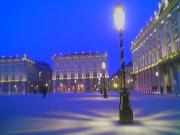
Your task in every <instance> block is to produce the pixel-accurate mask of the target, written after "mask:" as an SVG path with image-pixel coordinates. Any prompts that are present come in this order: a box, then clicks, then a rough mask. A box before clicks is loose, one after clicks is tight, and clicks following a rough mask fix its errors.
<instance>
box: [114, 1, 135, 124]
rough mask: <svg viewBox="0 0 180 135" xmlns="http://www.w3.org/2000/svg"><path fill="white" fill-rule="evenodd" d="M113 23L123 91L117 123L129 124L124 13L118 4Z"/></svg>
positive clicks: (129, 106) (130, 114)
mask: <svg viewBox="0 0 180 135" xmlns="http://www.w3.org/2000/svg"><path fill="white" fill-rule="evenodd" d="M114 21H115V25H116V28H117V30H118V32H119V33H120V50H121V70H122V82H123V86H122V89H123V91H122V92H120V104H119V121H120V122H123V123H129V122H132V121H133V112H132V109H131V104H130V94H129V92H128V91H127V89H126V82H125V80H126V79H125V62H124V46H123V30H124V24H125V12H124V9H123V7H122V6H121V5H120V4H118V5H117V6H116V8H115V11H114Z"/></svg>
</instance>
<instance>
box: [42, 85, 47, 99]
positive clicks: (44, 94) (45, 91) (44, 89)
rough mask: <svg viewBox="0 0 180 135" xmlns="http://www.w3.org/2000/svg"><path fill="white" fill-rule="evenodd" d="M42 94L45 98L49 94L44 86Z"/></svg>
mask: <svg viewBox="0 0 180 135" xmlns="http://www.w3.org/2000/svg"><path fill="white" fill-rule="evenodd" d="M42 94H43V98H45V97H46V94H47V89H46V87H44V86H43V87H42Z"/></svg>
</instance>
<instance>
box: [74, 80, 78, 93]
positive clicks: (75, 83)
mask: <svg viewBox="0 0 180 135" xmlns="http://www.w3.org/2000/svg"><path fill="white" fill-rule="evenodd" d="M74 83H75V93H76V83H77V81H76V80H74Z"/></svg>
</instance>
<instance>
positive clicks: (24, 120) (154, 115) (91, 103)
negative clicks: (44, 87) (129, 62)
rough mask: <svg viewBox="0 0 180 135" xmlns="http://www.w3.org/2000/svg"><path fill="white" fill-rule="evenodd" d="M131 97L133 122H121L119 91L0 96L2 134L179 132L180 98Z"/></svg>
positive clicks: (159, 134)
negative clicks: (104, 96) (105, 95)
mask: <svg viewBox="0 0 180 135" xmlns="http://www.w3.org/2000/svg"><path fill="white" fill-rule="evenodd" d="M131 97H132V98H131V99H132V106H133V111H134V123H133V124H121V123H119V122H118V106H119V94H118V93H109V97H108V99H104V98H103V97H102V95H101V94H99V93H90V92H87V93H68V94H65V93H61V94H48V95H47V97H46V98H45V99H43V98H42V95H40V94H36V95H33V94H31V95H24V96H22V95H19V96H18V95H16V96H0V135H62V134H67V135H68V134H69V135H74V134H77V135H126V134H127V135H180V97H175V96H157V95H156V96H154V95H145V94H140V93H133V94H132V95H131Z"/></svg>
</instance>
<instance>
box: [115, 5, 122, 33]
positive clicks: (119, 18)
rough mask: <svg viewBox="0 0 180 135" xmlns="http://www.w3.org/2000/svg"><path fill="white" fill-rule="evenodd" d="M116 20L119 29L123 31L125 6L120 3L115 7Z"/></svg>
mask: <svg viewBox="0 0 180 135" xmlns="http://www.w3.org/2000/svg"><path fill="white" fill-rule="evenodd" d="M114 21H115V25H116V28H117V30H118V31H121V30H123V29H124V24H125V12H124V10H123V8H122V7H121V6H120V5H118V6H117V7H116V8H115V11H114Z"/></svg>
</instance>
